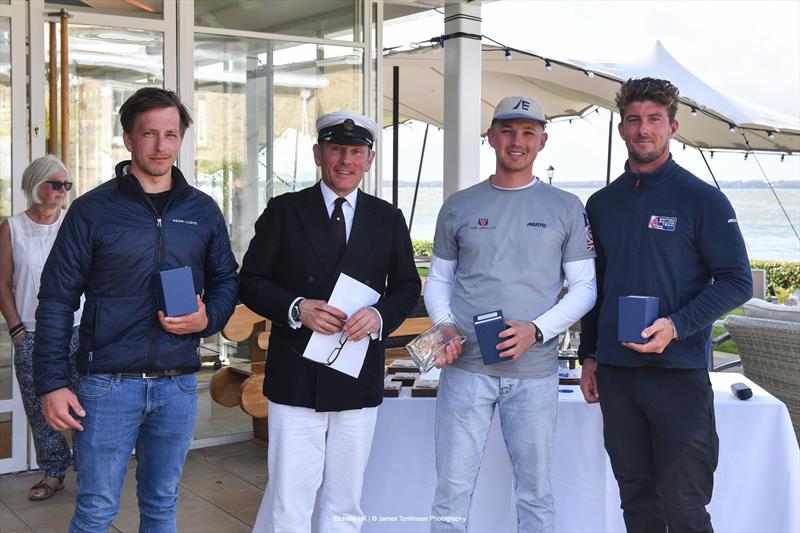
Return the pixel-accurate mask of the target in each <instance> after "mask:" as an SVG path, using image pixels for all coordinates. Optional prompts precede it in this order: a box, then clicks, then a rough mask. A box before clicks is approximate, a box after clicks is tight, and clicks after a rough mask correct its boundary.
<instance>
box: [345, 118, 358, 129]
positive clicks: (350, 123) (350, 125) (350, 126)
mask: <svg viewBox="0 0 800 533" xmlns="http://www.w3.org/2000/svg"><path fill="white" fill-rule="evenodd" d="M342 126H343V127H344V130H345V131H353V129H355V127H356V123H355V122H353V119H352V118H348V119H345V121H344V123H342Z"/></svg>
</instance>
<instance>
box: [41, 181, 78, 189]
mask: <svg viewBox="0 0 800 533" xmlns="http://www.w3.org/2000/svg"><path fill="white" fill-rule="evenodd" d="M42 183H49V184H50V186H51V187H52V188H53V190H54V191H60V190H61V187H64V189H66V190H70V189H72V182H71V181H58V180H47V181H43V182H42Z"/></svg>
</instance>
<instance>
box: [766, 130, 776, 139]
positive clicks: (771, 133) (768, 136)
mask: <svg viewBox="0 0 800 533" xmlns="http://www.w3.org/2000/svg"><path fill="white" fill-rule="evenodd" d="M767 139H769V140H770V141H771V140H773V139H775V132H774V131H771V132H769V133H767Z"/></svg>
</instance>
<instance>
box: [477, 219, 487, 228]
mask: <svg viewBox="0 0 800 533" xmlns="http://www.w3.org/2000/svg"><path fill="white" fill-rule="evenodd" d="M488 224H489V219H488V218H479V219H478V225H479V226H486V225H488Z"/></svg>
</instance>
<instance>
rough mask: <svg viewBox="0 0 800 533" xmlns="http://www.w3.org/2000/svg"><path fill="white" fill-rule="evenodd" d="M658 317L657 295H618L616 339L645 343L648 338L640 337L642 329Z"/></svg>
mask: <svg viewBox="0 0 800 533" xmlns="http://www.w3.org/2000/svg"><path fill="white" fill-rule="evenodd" d="M657 318H658V297H656V296H620V297H619V325H618V329H617V340H619V342H635V343H637V344H646V343H647V341H649V340H650V339H644V338H642V330H644V328H646V327H648V326H650V325H651V324H652V323H653V322H655V321H656V319H657Z"/></svg>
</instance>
